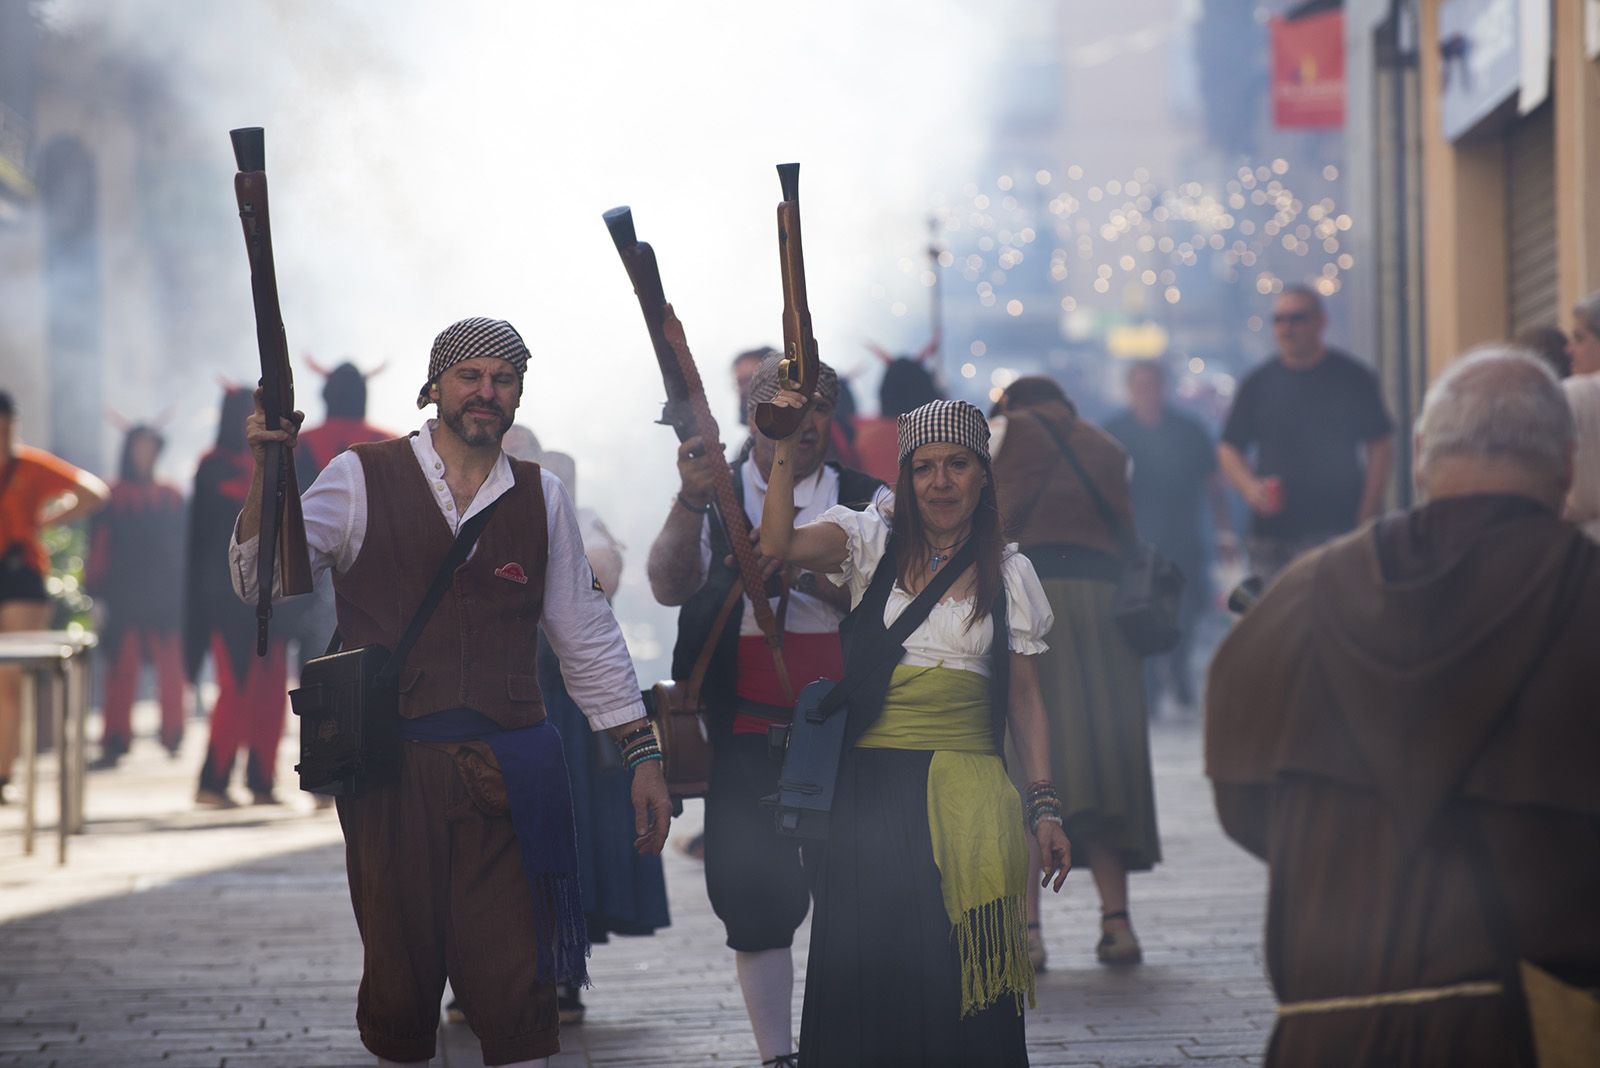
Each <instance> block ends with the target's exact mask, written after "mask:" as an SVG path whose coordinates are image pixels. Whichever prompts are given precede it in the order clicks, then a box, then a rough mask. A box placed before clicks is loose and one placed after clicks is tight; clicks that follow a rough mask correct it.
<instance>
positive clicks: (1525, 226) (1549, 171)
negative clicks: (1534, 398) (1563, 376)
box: [1506, 103, 1561, 336]
mask: <svg viewBox="0 0 1600 1068" xmlns="http://www.w3.org/2000/svg"><path fill="white" fill-rule="evenodd" d="M1555 146H1556V139H1555V112H1554V109H1553V108H1552V106H1551V105H1550V104H1549V103H1546V104H1544V105H1542V106H1541V107H1539V108H1538V109H1537V110H1535V111H1534V112H1533V113H1532V114H1531V115H1529V116H1527V117H1526V118H1524V119H1521V120H1520V121H1517V122H1514V123H1512V125H1511V129H1510V131H1509V132H1508V133H1507V135H1506V168H1507V180H1506V197H1507V200H1508V201H1509V204H1508V207H1509V209H1510V210H1509V211H1508V212H1507V220H1508V225H1509V227H1510V233H1509V234H1508V235H1507V238H1508V240H1507V246H1508V247H1509V249H1510V250H1511V255H1510V260H1511V262H1510V264H1509V265H1508V266H1509V268H1510V273H1509V275H1508V277H1507V286H1508V288H1509V291H1510V292H1509V297H1510V300H1509V301H1508V306H1509V308H1510V313H1511V314H1510V318H1511V322H1510V324H1509V325H1510V331H1509V333H1510V334H1511V335H1513V336H1514V335H1516V334H1519V333H1521V332H1522V331H1524V330H1529V329H1532V328H1534V327H1539V326H1556V325H1559V321H1560V318H1561V306H1560V305H1561V300H1560V291H1559V287H1558V281H1557V271H1556V177H1555V169H1556V168H1555V155H1556V147H1555Z"/></svg>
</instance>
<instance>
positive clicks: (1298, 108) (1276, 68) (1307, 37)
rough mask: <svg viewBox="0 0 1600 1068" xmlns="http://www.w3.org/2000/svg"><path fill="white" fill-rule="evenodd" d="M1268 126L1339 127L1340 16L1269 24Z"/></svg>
mask: <svg viewBox="0 0 1600 1068" xmlns="http://www.w3.org/2000/svg"><path fill="white" fill-rule="evenodd" d="M1272 122H1273V125H1275V126H1277V127H1279V128H1285V129H1326V128H1327V127H1330V126H1343V125H1344V12H1342V11H1338V10H1334V11H1325V12H1322V13H1321V14H1317V15H1307V16H1306V17H1304V18H1298V19H1294V20H1293V21H1290V20H1288V19H1273V20H1272Z"/></svg>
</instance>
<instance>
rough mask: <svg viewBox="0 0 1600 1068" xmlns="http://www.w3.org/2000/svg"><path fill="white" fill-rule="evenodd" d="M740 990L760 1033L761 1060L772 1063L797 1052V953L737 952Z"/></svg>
mask: <svg viewBox="0 0 1600 1068" xmlns="http://www.w3.org/2000/svg"><path fill="white" fill-rule="evenodd" d="M733 956H734V961H735V963H736V965H737V967H738V971H739V989H740V990H741V991H743V993H744V1009H745V1011H746V1012H747V1013H749V1014H750V1029H751V1030H752V1031H754V1032H755V1034H756V1048H757V1049H759V1050H760V1051H761V1059H762V1060H764V1061H770V1060H771V1059H772V1058H774V1057H780V1056H782V1055H783V1054H785V1053H793V1052H794V1010H793V1008H792V1000H793V998H794V951H793V950H791V949H787V948H786V949H763V950H760V951H758V952H755V953H735V954H734V955H733Z"/></svg>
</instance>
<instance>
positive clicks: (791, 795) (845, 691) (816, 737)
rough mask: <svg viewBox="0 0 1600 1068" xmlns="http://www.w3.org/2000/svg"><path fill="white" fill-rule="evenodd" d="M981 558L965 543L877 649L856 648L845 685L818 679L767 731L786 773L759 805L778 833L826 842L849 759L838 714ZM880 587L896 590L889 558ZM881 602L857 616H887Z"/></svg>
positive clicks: (868, 604) (869, 601) (901, 651)
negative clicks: (790, 713) (790, 718)
mask: <svg viewBox="0 0 1600 1068" xmlns="http://www.w3.org/2000/svg"><path fill="white" fill-rule="evenodd" d="M977 555H978V549H977V544H976V542H974V541H973V540H971V539H968V541H967V544H966V545H964V546H962V548H961V550H960V551H959V552H957V553H956V555H955V556H954V557H953V558H952V559H951V561H950V563H949V564H947V565H946V566H945V568H944V570H942V571H940V572H939V573H938V574H937V575H935V576H934V577H933V581H931V582H929V583H928V584H927V585H926V586H924V587H923V589H922V592H921V593H919V594H917V596H916V599H915V600H913V601H912V602H911V603H910V604H909V605H907V606H906V610H905V611H904V612H902V613H900V617H899V618H898V619H896V620H895V621H894V623H893V624H892V625H891V626H890V627H889V628H888V629H887V630H885V631H884V632H883V634H882V636H881V638H880V639H879V643H878V645H877V646H876V647H875V648H868V649H863V650H860V651H859V652H857V651H856V650H851V656H850V659H849V666H848V667H847V668H846V669H845V672H844V678H843V679H841V680H839V681H838V682H834V681H833V680H831V679H818V680H817V681H816V682H813V683H812V684H811V685H809V686H807V687H806V688H805V689H804V690H801V691H800V700H799V703H798V704H796V705H795V710H794V722H793V723H792V724H778V725H774V726H773V727H771V728H770V729H769V731H768V736H767V737H768V742H769V744H770V745H771V748H772V749H774V750H776V751H780V752H782V754H783V772H782V774H781V775H780V776H779V778H778V792H777V793H776V794H774V795H772V796H771V797H767V798H765V799H764V800H763V802H762V803H763V804H765V805H766V806H767V807H769V808H771V809H772V810H773V813H774V816H775V818H776V820H777V826H778V833H779V834H782V835H787V836H789V837H791V838H810V839H822V838H826V837H828V819H829V816H830V814H831V813H832V811H833V791H834V785H835V783H836V782H837V781H838V777H839V761H840V759H841V758H842V757H843V755H844V737H845V726H846V722H847V720H848V719H849V718H850V717H849V716H848V715H847V714H845V715H841V714H839V713H842V712H845V711H846V707H847V702H848V701H849V700H850V698H851V696H852V695H854V694H855V693H856V691H858V690H860V689H861V687H862V686H863V685H865V684H866V683H868V682H869V681H871V680H872V679H873V678H874V677H875V676H877V675H878V674H879V673H880V672H881V671H882V670H883V669H884V668H885V667H888V668H891V669H892V667H893V665H894V664H897V663H899V662H900V658H901V657H903V656H904V655H905V651H906V639H907V638H909V637H911V632H912V631H914V630H916V629H917V628H918V627H919V626H921V625H922V622H923V620H925V619H927V618H928V614H929V613H930V612H932V611H933V606H934V605H936V604H938V603H939V598H941V597H943V596H944V595H945V592H946V591H948V590H949V589H950V587H951V586H952V585H953V584H954V583H955V581H956V579H957V578H958V577H959V576H960V575H961V573H962V572H963V571H965V570H966V569H967V567H968V566H969V565H971V563H972V562H973V561H974V560H975V559H976V558H977ZM886 576H887V577H886ZM879 582H884V583H885V585H890V586H892V585H893V582H894V559H893V557H892V556H890V555H885V556H884V558H883V559H882V560H880V561H879V562H878V572H877V574H875V575H873V586H874V587H875V586H877V584H878V583H879ZM884 603H885V599H884V598H881V597H880V598H874V597H873V596H872V594H871V591H869V592H868V594H867V596H865V597H863V598H862V600H861V604H859V605H857V606H856V610H857V611H861V610H863V609H865V610H867V611H876V612H879V613H882V612H883V607H884Z"/></svg>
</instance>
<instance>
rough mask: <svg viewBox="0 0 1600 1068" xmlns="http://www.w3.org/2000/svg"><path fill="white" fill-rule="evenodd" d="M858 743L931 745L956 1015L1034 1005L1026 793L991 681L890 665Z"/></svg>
mask: <svg viewBox="0 0 1600 1068" xmlns="http://www.w3.org/2000/svg"><path fill="white" fill-rule="evenodd" d="M856 744H857V745H858V746H860V747H861V748H864V749H921V750H927V749H931V750H933V751H934V753H933V760H932V762H931V763H930V764H929V766H928V831H929V834H930V835H931V837H932V839H933V859H934V862H935V863H936V864H937V865H938V866H939V886H940V890H941V891H942V893H943V895H944V908H945V914H946V915H947V916H949V918H950V930H951V937H953V938H954V939H955V940H956V944H957V946H958V948H959V950H960V955H961V1015H962V1016H964V1017H965V1016H969V1015H971V1014H972V1013H975V1012H977V1011H979V1010H980V1009H985V1008H988V1007H989V1006H990V1005H992V1004H994V1003H995V1002H996V1001H998V1000H1000V998H1002V997H1005V996H1008V995H1009V996H1010V997H1012V998H1013V999H1014V1000H1015V1002H1016V1006H1017V1011H1019V1012H1020V1011H1021V1010H1022V998H1023V995H1024V994H1026V995H1027V998H1028V1004H1029V1006H1030V1007H1031V1006H1032V1005H1033V1004H1034V997H1033V995H1034V982H1033V965H1032V964H1031V963H1030V961H1029V959H1028V920H1027V908H1026V904H1025V902H1026V896H1027V892H1028V846H1027V840H1026V839H1025V838H1024V836H1023V829H1022V799H1021V798H1020V797H1019V796H1018V795H1017V789H1016V787H1015V786H1013V785H1012V784H1011V780H1010V778H1009V777H1007V775H1006V770H1005V765H1004V764H1003V763H1002V762H1001V760H1000V757H999V756H998V755H996V753H995V751H994V736H993V734H991V733H990V719H989V683H988V680H987V679H985V678H984V677H983V676H982V675H979V674H978V673H976V672H973V671H958V670H955V669H953V668H928V667H909V666H907V665H905V664H900V665H898V666H897V667H896V668H895V669H894V676H893V678H892V679H891V681H890V683H889V693H888V696H887V697H886V698H885V699H884V708H883V715H882V716H880V717H879V718H878V721H877V722H876V723H875V724H873V726H872V728H871V729H870V730H869V731H867V733H866V734H864V735H862V737H861V740H860V741H859V742H857V743H856Z"/></svg>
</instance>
